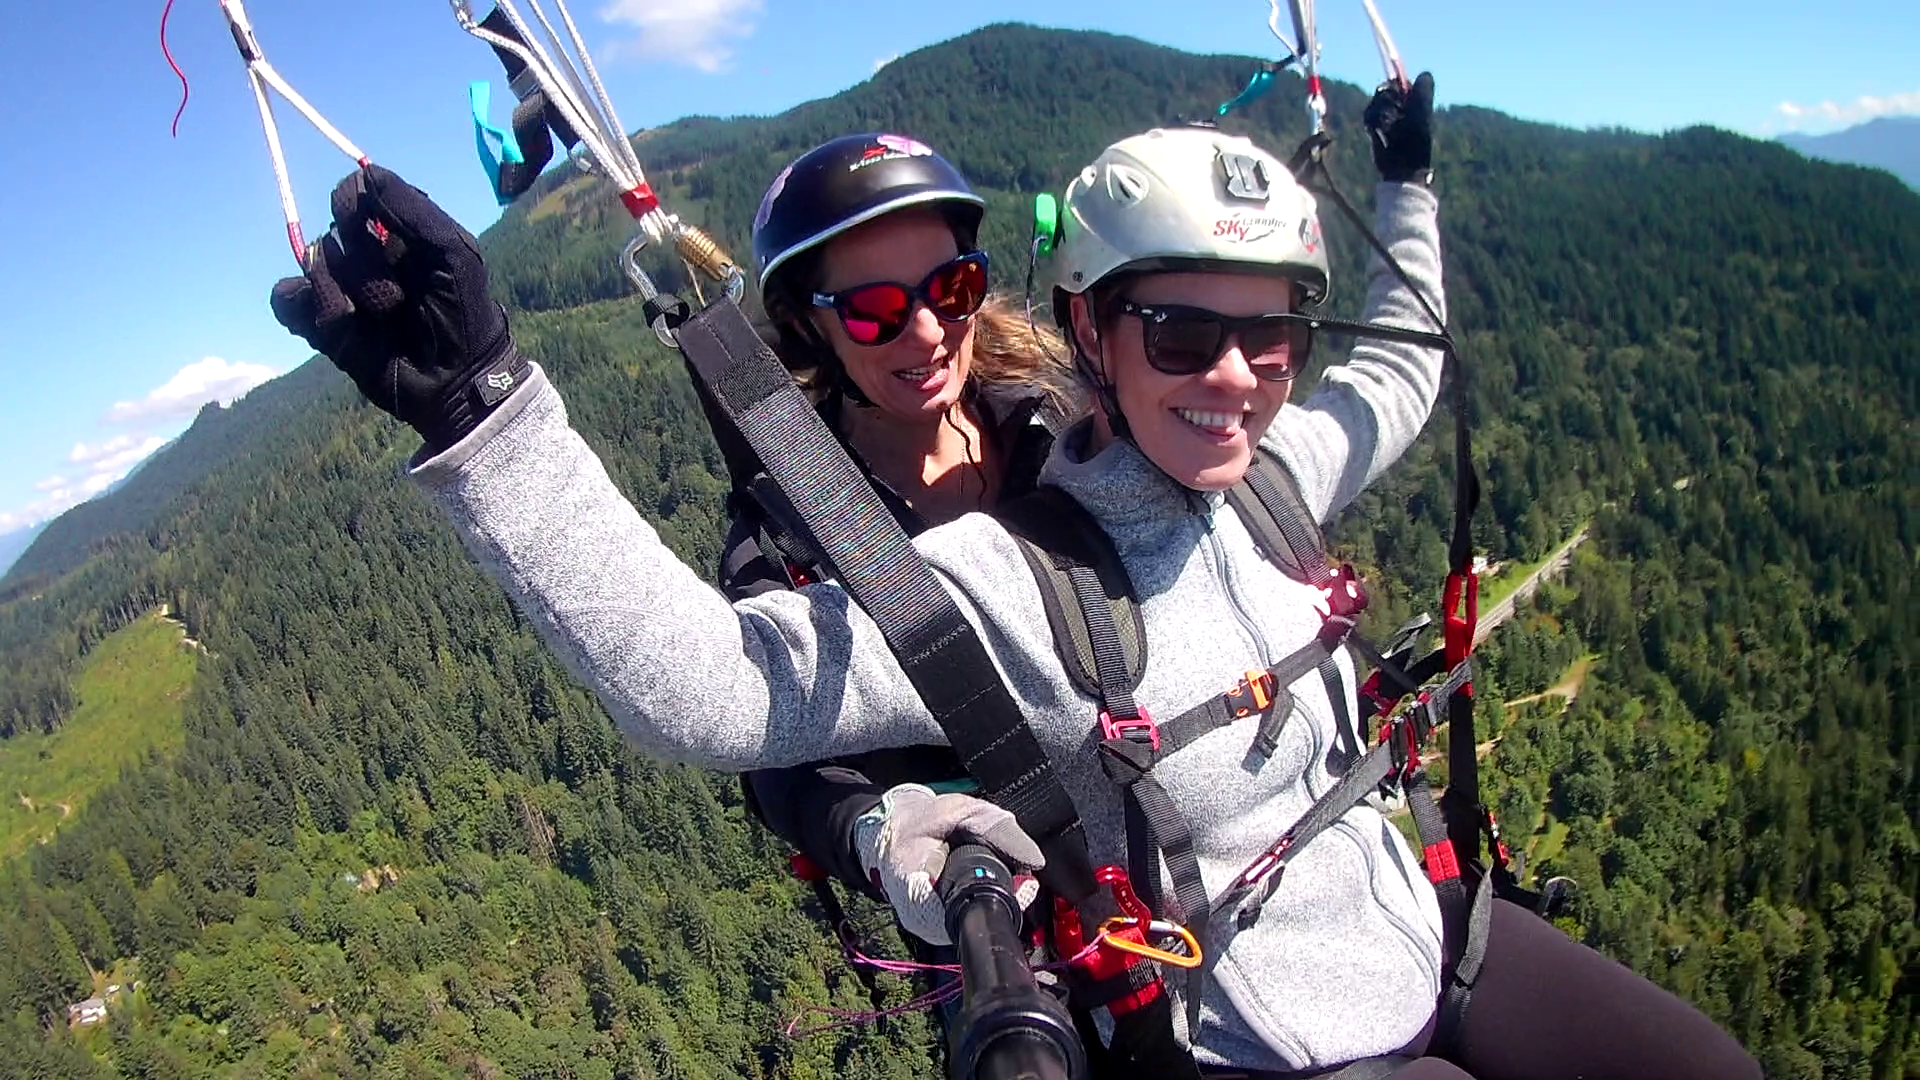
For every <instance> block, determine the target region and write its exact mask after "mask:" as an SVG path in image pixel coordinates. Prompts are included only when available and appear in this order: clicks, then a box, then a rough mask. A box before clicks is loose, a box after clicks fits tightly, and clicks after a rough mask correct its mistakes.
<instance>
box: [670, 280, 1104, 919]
mask: <svg viewBox="0 0 1920 1080" xmlns="http://www.w3.org/2000/svg"><path fill="white" fill-rule="evenodd" d="M674 329H675V332H676V335H677V337H678V341H679V345H680V352H681V355H682V356H683V357H684V358H685V359H686V362H687V366H688V367H689V369H691V371H692V372H693V374H694V375H695V383H696V386H697V387H698V388H699V389H700V390H701V392H702V393H704V394H708V395H711V397H712V399H713V402H714V404H715V405H717V406H718V407H719V408H720V409H721V410H723V411H724V412H725V414H726V415H727V417H728V418H729V420H730V421H731V422H732V424H733V425H734V426H736V427H737V428H738V430H739V433H740V435H741V436H743V437H744V438H745V439H746V441H747V442H748V443H749V444H750V445H751V446H752V448H753V451H754V453H755V454H756V455H757V456H758V457H759V459H760V462H761V463H762V465H764V467H765V468H766V471H767V474H768V475H769V476H770V477H771V478H772V479H773V481H774V482H775V483H776V484H778V485H779V487H780V489H781V490H782V491H783V492H785V493H786V495H787V496H788V498H789V500H790V501H791V504H792V506H793V509H794V510H795V512H796V513H797V514H798V516H799V517H800V519H801V520H802V521H803V522H804V524H805V525H806V527H807V528H808V529H809V530H810V531H811V532H812V534H813V539H814V541H815V546H816V547H817V548H818V549H819V550H820V551H821V552H822V553H823V555H824V556H825V558H826V559H827V560H828V561H829V562H830V563H831V564H832V566H833V568H834V571H835V572H836V574H837V575H838V580H839V582H840V584H841V586H842V587H843V588H845V589H846V591H847V593H848V594H849V595H850V596H852V597H853V599H854V601H855V602H856V603H858V604H859V605H860V606H861V608H862V609H864V610H865V611H866V613H867V614H868V616H869V617H871V618H872V619H873V621H874V624H875V625H876V626H877V627H878V628H879V630H880V633H881V635H882V636H883V637H884V638H885V639H886V642H887V645H888V647H889V648H890V649H892V651H893V653H894V656H895V657H896V658H897V659H898V661H899V663H900V666H901V668H902V670H904V671H905V673H906V675H907V678H908V679H909V680H910V681H911V682H912V683H913V686H914V689H915V691H917V692H918V693H919V695H920V699H921V701H922V702H924V703H925V705H926V707H927V710H928V711H929V712H930V713H932V715H933V719H934V720H935V722H937V723H938V724H939V725H940V729H941V730H942V731H944V732H945V733H946V735H947V739H948V742H949V743H950V744H951V745H952V747H953V750H954V752H955V753H956V754H957V755H958V756H959V758H960V761H961V763H962V764H963V765H964V766H965V767H966V769H967V771H968V772H969V773H971V774H972V775H973V777H974V778H975V779H976V780H978V781H979V783H980V786H981V789H982V793H983V794H984V795H985V796H986V797H988V798H990V799H992V800H993V801H994V802H996V803H998V804H999V805H1001V806H1002V807H1004V808H1006V809H1007V810H1008V811H1010V812H1011V813H1013V814H1014V816H1015V817H1016V818H1017V819H1018V820H1019V822H1020V825H1021V827H1022V828H1023V829H1025V830H1026V832H1027V834H1028V835H1029V836H1032V837H1033V838H1034V840H1035V841H1037V842H1038V843H1039V844H1040V847H1041V849H1042V850H1043V851H1044V852H1045V853H1046V856H1047V865H1046V866H1045V867H1044V868H1043V869H1042V870H1041V871H1040V874H1039V877H1040V878H1041V881H1042V883H1043V884H1045V885H1046V886H1047V888H1048V889H1050V890H1052V891H1053V892H1054V893H1055V894H1056V895H1059V896H1063V897H1065V898H1067V899H1068V900H1069V901H1070V902H1072V903H1074V904H1076V905H1078V904H1082V903H1085V902H1087V901H1089V900H1092V899H1094V898H1095V897H1096V896H1097V893H1096V889H1095V885H1094V881H1093V866H1092V861H1091V856H1090V855H1089V854H1088V851H1087V845H1086V838H1085V835H1084V832H1083V829H1082V826H1081V823H1080V818H1079V815H1078V813H1077V812H1076V811H1075V809H1074V806H1073V802H1072V800H1071V799H1070V798H1069V797H1068V795H1067V791H1066V788H1065V787H1063V786H1062V785H1061V783H1060V780H1059V777H1058V776H1057V775H1056V774H1055V772H1054V770H1053V766H1052V763H1051V762H1050V761H1049V760H1048V758H1047V755H1046V753H1045V751H1044V750H1042V749H1041V747H1040V744H1039V742H1038V741H1037V740H1036V739H1035V738H1034V736H1033V732H1032V731H1030V730H1029V729H1028V727H1027V724H1026V719H1025V717H1024V716H1022V715H1021V713H1020V709H1019V706H1018V705H1017V704H1016V703H1015V702H1014V700H1013V697H1012V695H1011V694H1010V693H1009V692H1008V691H1007V688H1006V686H1005V684H1004V683H1002V682H1001V680H1000V677H999V674H998V672H997V670H996V669H995V668H994V666H993V661H992V659H991V658H990V657H989V656H988V655H987V652H986V649H985V647H984V646H983V645H982V644H981V643H980V639H979V636H978V635H977V634H976V633H975V631H974V629H973V626H972V624H971V623H969V622H968V621H967V620H966V617H965V616H964V615H962V614H961V612H960V610H959V608H958V607H957V606H956V605H955V604H954V602H953V599H952V597H951V596H949V594H948V593H947V591H946V589H945V588H944V587H943V586H942V585H941V584H940V582H939V580H938V579H937V578H936V577H934V574H933V570H932V569H931V568H930V567H928V566H927V564H926V562H925V561H924V560H923V559H922V558H921V556H920V553H919V551H918V550H916V549H915V548H914V546H913V544H912V542H911V541H910V540H909V539H908V538H907V535H906V533H905V531H904V530H902V529H901V527H900V523H899V522H898V521H897V520H896V519H895V518H894V516H893V515H892V514H891V513H889V512H888V511H887V509H886V507H885V506H884V505H883V504H882V503H881V502H880V499H879V496H878V495H876V494H875V493H874V491H873V488H872V486H871V485H869V484H868V483H867V480H866V478H865V477H864V476H862V475H861V473H860V470H859V468H858V467H857V466H855V465H854V463H853V461H852V459H851V458H849V457H848V456H847V453H846V450H845V448H844V447H842V446H841V445H840V442H839V440H837V439H835V438H834V437H833V435H832V433H831V432H829V431H828V430H827V428H826V424H825V422H824V421H822V420H821V419H820V416H819V414H818V413H817V412H815V411H814V409H813V407H812V405H810V404H809V403H808V402H807V400H806V398H805V397H804V396H802V394H801V393H800V390H799V388H798V387H796V386H795V385H794V382H793V379H792V378H791V377H790V376H789V374H788V373H787V370H786V368H785V367H783V366H782V365H781V364H780V362H779V360H777V359H776V358H775V357H774V355H773V353H772V351H771V350H769V349H768V348H767V346H766V344H765V343H764V342H763V341H761V339H760V337H759V335H758V334H757V333H755V332H754V329H753V326H752V324H750V323H749V322H748V321H747V318H746V316H745V315H744V314H742V313H741V311H740V309H739V308H738V307H737V306H735V305H734V303H733V302H732V301H731V300H728V299H726V298H724V297H723V298H721V299H719V300H717V301H715V302H714V303H713V304H710V305H708V306H707V307H706V308H704V309H702V310H701V311H699V312H696V313H694V314H691V315H689V316H687V317H686V318H685V320H684V321H682V322H680V323H679V325H678V326H676V327H674Z"/></svg>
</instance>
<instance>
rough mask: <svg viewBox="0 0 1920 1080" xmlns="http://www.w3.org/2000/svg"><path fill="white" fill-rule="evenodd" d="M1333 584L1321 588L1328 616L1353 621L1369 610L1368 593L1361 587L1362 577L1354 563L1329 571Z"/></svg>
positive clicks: (1343, 564) (1344, 564)
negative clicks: (1355, 568)
mask: <svg viewBox="0 0 1920 1080" xmlns="http://www.w3.org/2000/svg"><path fill="white" fill-rule="evenodd" d="M1328 573H1329V575H1330V576H1331V577H1332V579H1333V580H1332V583H1331V584H1329V585H1326V586H1324V587H1322V588H1321V590H1320V595H1321V596H1323V597H1325V598H1326V601H1327V616H1328V617H1329V618H1335V619H1352V618H1354V617H1355V616H1357V615H1359V614H1360V613H1361V612H1362V611H1365V610H1366V609H1367V591H1366V590H1365V589H1363V588H1361V587H1360V575H1359V573H1358V572H1356V571H1355V570H1354V568H1353V564H1352V563H1341V564H1340V565H1339V566H1337V567H1333V568H1331V569H1330V570H1329V571H1328Z"/></svg>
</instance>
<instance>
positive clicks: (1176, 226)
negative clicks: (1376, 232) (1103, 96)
mask: <svg viewBox="0 0 1920 1080" xmlns="http://www.w3.org/2000/svg"><path fill="white" fill-rule="evenodd" d="M1035 233H1036V236H1035V251H1036V254H1038V255H1041V256H1046V257H1047V258H1048V261H1049V263H1050V265H1051V268H1052V277H1053V284H1054V285H1055V287H1057V288H1059V289H1061V290H1063V291H1065V292H1067V293H1069V294H1078V293H1084V292H1086V291H1087V290H1088V289H1089V288H1092V287H1093V286H1094V285H1096V284H1098V283H1100V282H1101V281H1103V280H1105V279H1106V278H1108V277H1111V276H1112V275H1114V274H1116V273H1119V272H1121V271H1135V270H1240V271H1244V270H1248V269H1258V270H1264V271H1268V272H1271V273H1274V274H1276V275H1279V276H1283V277H1288V278H1292V279H1294V280H1295V281H1297V282H1298V283H1299V284H1300V285H1301V287H1302V288H1303V289H1304V291H1305V294H1306V295H1305V302H1306V303H1308V304H1314V303H1318V302H1319V301H1321V300H1323V299H1325V298H1326V295H1327V284H1328V282H1327V248H1326V243H1325V241H1324V240H1323V238H1322V237H1321V234H1320V217H1319V213H1318V210H1317V208H1316V206H1315V204H1314V199H1313V196H1312V195H1310V194H1308V193H1307V191H1306V189H1305V188H1303V187H1301V186H1300V184H1299V182H1298V181H1296V180H1295V179H1294V177H1293V174H1292V173H1291V172H1290V171H1288V169H1287V167H1286V166H1285V165H1284V164H1282V163H1281V161H1280V160H1279V159H1278V158H1276V157H1274V156H1273V155H1272V154H1269V153H1267V152H1266V151H1264V150H1262V149H1260V148H1259V147H1257V146H1255V145H1254V144H1253V143H1252V142H1251V141H1249V140H1248V139H1246V138H1245V137H1242V136H1238V135H1227V134H1223V133H1221V132H1219V131H1216V130H1213V129H1210V128H1198V127H1195V128H1156V129H1154V130H1152V131H1148V132H1146V133H1144V134H1140V135H1132V136H1129V137H1127V138H1125V139H1122V140H1120V141H1119V142H1117V143H1114V144H1113V145H1112V146H1109V147H1107V149H1106V150H1105V151H1103V152H1102V153H1101V154H1100V156H1099V157H1098V158H1097V159H1095V160H1094V162H1093V164H1091V165H1089V166H1087V167H1086V168H1085V169H1082V170H1081V171H1080V175H1078V176H1076V177H1074V179H1073V182H1072V183H1070V184H1068V185H1067V190H1066V194H1065V195H1064V196H1063V197H1062V198H1061V200H1060V201H1059V202H1058V203H1056V202H1055V201H1054V199H1053V198H1052V196H1049V195H1042V196H1040V197H1039V199H1038V200H1037V201H1036V207H1035Z"/></svg>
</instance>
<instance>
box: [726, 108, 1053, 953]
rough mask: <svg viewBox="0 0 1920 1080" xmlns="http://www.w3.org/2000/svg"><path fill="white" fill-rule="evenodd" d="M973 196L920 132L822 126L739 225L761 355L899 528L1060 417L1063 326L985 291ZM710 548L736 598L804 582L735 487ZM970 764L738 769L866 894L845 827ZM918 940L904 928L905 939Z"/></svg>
mask: <svg viewBox="0 0 1920 1080" xmlns="http://www.w3.org/2000/svg"><path fill="white" fill-rule="evenodd" d="M984 206H985V204H984V201H983V200H982V199H981V198H980V196H979V195H977V194H975V193H974V191H973V190H972V188H971V187H970V186H969V185H968V184H967V182H966V180H965V178H964V177H962V176H961V175H960V172H959V171H958V170H957V169H955V168H954V167H953V165H952V164H951V163H949V162H948V161H947V160H946V159H944V158H942V157H941V156H940V155H939V154H937V153H935V152H934V151H933V150H932V149H931V148H930V147H928V146H927V145H926V144H925V143H922V142H920V141H918V140H916V139H913V138H910V137H907V136H904V135H897V134H885V133H876V134H855V135H845V136H842V137H840V138H836V139H832V140H829V141H828V142H825V143H823V144H821V145H819V146H817V147H815V148H813V149H812V150H809V151H807V152H806V153H805V154H803V155H801V156H800V157H799V158H797V159H795V160H794V161H793V162H792V163H791V164H789V165H788V166H787V167H786V168H785V169H783V170H782V171H781V172H780V174H779V175H778V176H777V177H775V178H774V180H773V182H772V184H771V185H769V186H768V188H767V191H766V194H765V196H764V197H763V198H762V200H761V203H760V209H759V212H758V214H756V215H755V218H754V222H753V256H754V264H755V270H756V271H757V272H758V274H759V285H760V298H761V305H762V307H763V308H764V309H765V311H766V314H767V320H768V323H769V324H770V325H769V327H768V329H767V331H766V332H767V336H768V337H769V338H771V341H772V344H773V346H774V351H775V353H776V354H777V355H778V356H779V357H780V359H781V360H782V362H783V363H785V364H786V366H787V367H788V368H789V369H790V370H792V371H793V372H794V374H795V376H796V378H798V379H799V380H800V381H801V385H802V386H803V387H805V388H806V389H807V390H808V391H809V392H810V394H811V395H812V396H813V397H814V399H815V401H816V402H817V404H818V406H819V409H820V412H821V415H822V417H823V418H824V419H825V420H826V423H827V426H828V427H829V428H830V429H831V430H833V431H834V433H835V434H836V435H838V436H839V437H840V440H841V442H842V443H843V444H844V445H845V446H846V448H847V451H848V453H849V455H850V456H851V457H852V458H853V460H854V461H855V462H856V463H858V464H859V465H860V466H861V468H862V470H863V471H864V472H865V473H866V474H867V477H868V479H869V480H870V481H871V482H872V483H873V485H874V488H875V490H876V491H877V492H878V494H879V495H880V498H881V500H882V501H883V502H884V503H885V504H886V505H887V507H888V508H889V509H890V510H892V511H893V513H894V516H895V517H896V518H898V519H899V521H900V524H901V527H902V528H904V529H905V530H906V531H907V532H908V533H909V534H917V533H919V532H921V531H922V530H924V529H926V528H929V527H931V526H933V525H938V524H940V523H942V522H945V521H949V520H952V519H953V518H955V517H958V516H959V515H960V514H963V513H967V512H969V511H974V510H991V509H993V507H994V506H995V505H996V504H997V503H998V502H999V501H1000V500H1002V499H1004V498H1011V497H1015V496H1018V495H1020V494H1023V493H1024V492H1026V491H1028V490H1030V489H1031V488H1032V486H1033V480H1034V477H1035V475H1036V474H1037V472H1038V470H1039V467H1040V464H1041V462H1042V461H1044V460H1045V458H1046V455H1047V451H1048V449H1049V448H1050V447H1051V445H1052V442H1053V438H1052V429H1053V428H1054V427H1055V426H1057V425H1058V424H1059V423H1060V422H1061V421H1062V420H1063V419H1064V412H1063V408H1062V407H1063V405H1064V404H1065V401H1064V396H1063V387H1065V386H1066V385H1068V384H1069V382H1070V380H1069V378H1068V376H1067V374H1066V372H1065V371H1064V369H1063V367H1062V366H1061V365H1060V364H1058V363H1057V362H1055V361H1054V360H1053V359H1052V358H1053V357H1056V356H1063V355H1064V349H1063V348H1062V347H1061V345H1060V344H1059V342H1058V341H1056V340H1049V339H1048V338H1047V337H1045V336H1043V332H1042V331H1040V330H1038V329H1037V328H1036V327H1035V326H1034V324H1032V323H1031V322H1030V321H1028V320H1027V319H1026V318H1024V317H1022V316H1020V315H1017V314H1015V313H1014V312H1013V311H1012V310H1011V309H1010V308H1009V307H1008V305H1007V304H1006V303H1005V302H1004V301H1003V300H1002V299H1001V298H999V297H997V296H990V295H989V293H988V260H987V256H986V253H985V252H983V251H981V250H979V248H978V243H977V240H978V233H979V228H980V220H981V217H982V214H983V211H984ZM730 502H731V509H732V512H733V515H734V518H733V525H732V528H731V530H730V531H729V533H728V537H727V543H726V546H725V549H724V552H723V554H722V557H721V567H720V583H721V586H722V588H723V590H724V591H725V592H726V593H727V594H728V596H729V597H730V598H732V599H740V598H742V597H747V596H753V595H757V594H759V593H762V592H765V591H767V590H769V589H784V588H790V587H792V586H794V585H798V584H803V583H805V582H806V581H808V580H813V579H817V578H818V577H819V573H818V571H817V570H816V568H814V567H811V566H808V565H805V562H806V559H805V556H804V555H802V554H800V553H798V552H792V551H784V550H782V549H781V547H780V545H779V544H778V542H777V540H776V537H777V536H778V535H780V532H781V530H780V529H779V528H777V527H772V526H774V521H773V515H772V513H771V512H770V511H769V509H768V508H767V507H764V506H762V505H761V504H760V503H759V502H758V501H757V500H755V499H754V498H753V496H752V493H751V492H750V491H749V490H747V489H746V487H745V486H744V485H742V486H741V487H740V488H739V489H738V490H736V491H735V493H734V495H733V497H732V499H731V500H730ZM965 775H966V772H965V770H964V769H963V768H962V767H961V766H960V763H959V761H958V759H957V758H955V756H954V754H953V752H952V751H951V750H949V749H948V748H946V747H944V746H918V747H906V748H901V749H892V750H882V751H875V752H873V753H869V754H863V755H858V756H857V757H852V758H844V759H837V760H834V761H824V762H816V763H813V764H809V765H801V766H795V767H792V768H787V769H770V770H763V771H759V772H752V773H748V774H746V775H745V776H743V777H742V784H743V787H744V789H745V791H746V794H747V799H748V802H749V804H750V805H751V806H752V807H753V809H754V811H755V813H756V815H757V816H758V817H759V818H760V820H761V821H762V822H763V823H765V824H766V825H767V826H768V828H770V829H772V830H773V831H774V832H775V833H776V834H777V835H779V836H780V837H781V838H782V839H784V840H786V841H787V842H788V843H789V844H792V845H793V846H794V847H795V848H797V849H799V850H800V851H802V852H804V853H806V854H807V855H808V856H809V857H810V858H812V859H813V861H814V862H815V863H816V864H817V865H818V866H819V867H820V868H821V869H822V870H823V871H825V872H827V873H830V874H832V875H833V876H835V877H838V878H840V879H841V880H842V881H843V882H845V883H847V884H848V885H850V886H853V887H856V888H860V889H862V890H864V891H867V892H869V893H870V894H871V895H873V896H874V897H875V898H876V899H879V898H882V896H881V894H880V893H879V892H878V891H877V890H876V889H875V888H874V887H873V886H872V885H871V883H870V881H869V880H868V878H867V876H866V875H865V874H864V873H863V872H862V870H861V868H860V866H859V864H858V862H857V861H856V859H855V856H854V854H853V852H852V850H851V849H850V848H849V846H848V844H847V842H846V839H847V837H848V835H849V833H850V829H851V825H852V823H853V821H854V820H855V819H856V818H857V817H858V816H859V815H861V814H864V813H866V812H868V811H869V810H871V809H872V808H873V807H874V805H875V804H877V803H878V802H879V801H880V798H881V795H882V793H883V792H885V791H886V790H887V789H888V788H890V787H892V786H894V785H897V784H900V783H903V782H908V781H918V782H937V781H941V780H946V779H956V780H957V779H961V778H964V777H965ZM909 940H910V941H917V939H911V938H910V939H909Z"/></svg>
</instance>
